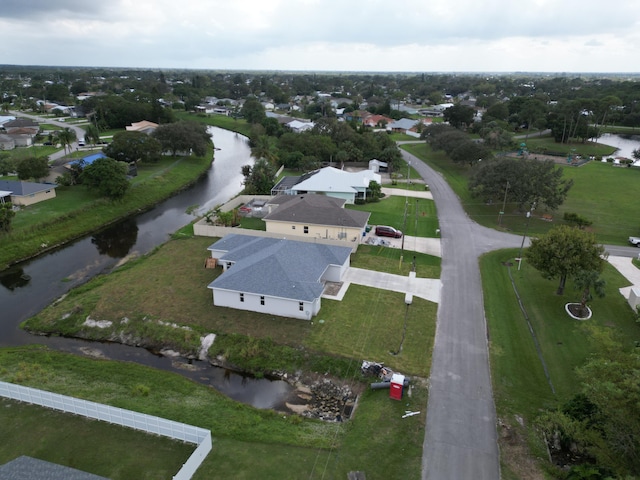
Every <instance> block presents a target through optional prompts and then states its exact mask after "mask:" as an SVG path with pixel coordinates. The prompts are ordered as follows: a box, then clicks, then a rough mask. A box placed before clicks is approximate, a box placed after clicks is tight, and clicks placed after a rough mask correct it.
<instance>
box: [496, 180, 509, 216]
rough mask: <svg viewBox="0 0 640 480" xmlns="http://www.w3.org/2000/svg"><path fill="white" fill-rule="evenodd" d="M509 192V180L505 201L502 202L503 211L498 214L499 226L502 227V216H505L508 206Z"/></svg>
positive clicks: (505, 190)
mask: <svg viewBox="0 0 640 480" xmlns="http://www.w3.org/2000/svg"><path fill="white" fill-rule="evenodd" d="M508 191H509V180H507V186H506V188H505V189H504V200H503V201H502V210H500V213H499V214H498V226H500V225H502V215H504V209H505V207H506V206H507V192H508Z"/></svg>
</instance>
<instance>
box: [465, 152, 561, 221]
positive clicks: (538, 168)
mask: <svg viewBox="0 0 640 480" xmlns="http://www.w3.org/2000/svg"><path fill="white" fill-rule="evenodd" d="M563 173H564V171H563V169H562V168H560V167H558V166H557V165H556V164H555V163H554V162H553V161H551V160H535V159H533V158H522V159H518V160H515V159H510V158H498V159H495V160H491V161H488V162H482V164H481V165H479V166H478V168H477V169H476V170H475V171H474V172H473V174H472V176H471V178H470V180H469V190H470V191H471V194H472V195H473V196H474V197H480V198H482V199H483V200H485V201H489V200H491V201H498V200H502V199H503V198H504V195H505V185H506V184H507V182H508V183H509V190H508V191H507V197H506V201H507V202H509V203H516V204H517V206H518V208H523V207H527V208H528V207H529V206H531V205H533V204H536V205H538V206H545V207H547V208H549V209H551V210H555V209H557V208H558V207H559V206H560V205H562V204H563V203H564V200H565V199H566V197H567V194H568V193H569V190H570V189H571V187H572V186H573V180H571V179H565V178H563Z"/></svg>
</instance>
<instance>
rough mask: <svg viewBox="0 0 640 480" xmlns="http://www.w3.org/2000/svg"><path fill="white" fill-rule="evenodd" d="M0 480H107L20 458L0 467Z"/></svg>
mask: <svg viewBox="0 0 640 480" xmlns="http://www.w3.org/2000/svg"><path fill="white" fill-rule="evenodd" d="M0 480H108V479H107V478H106V477H100V476H98V475H93V474H92V473H87V472H83V471H81V470H76V469H75V468H69V467H65V466H63V465H57V464H55V463H51V462H46V461H44V460H38V459H37V458H31V457H27V456H24V455H23V456H21V457H18V458H16V459H14V460H11V461H10V462H8V463H5V464H4V465H0Z"/></svg>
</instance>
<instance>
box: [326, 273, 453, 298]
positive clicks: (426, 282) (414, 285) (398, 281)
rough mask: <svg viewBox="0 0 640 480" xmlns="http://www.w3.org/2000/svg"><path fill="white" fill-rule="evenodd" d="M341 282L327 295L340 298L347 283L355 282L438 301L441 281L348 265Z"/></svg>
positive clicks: (346, 288) (345, 290)
mask: <svg viewBox="0 0 640 480" xmlns="http://www.w3.org/2000/svg"><path fill="white" fill-rule="evenodd" d="M342 281H343V284H342V287H341V288H340V291H339V292H338V293H337V294H336V295H335V296H327V295H324V297H326V298H332V299H335V300H342V298H343V297H344V295H345V293H346V292H347V290H348V288H349V285H351V284H352V283H355V284H357V285H364V286H366V287H373V288H380V289H382V290H390V291H392V292H400V293H405V294H409V295H413V296H416V297H420V298H424V299H425V300H429V301H430V302H435V303H438V302H440V290H441V289H442V283H441V282H440V279H437V278H415V277H412V276H406V277H405V276H404V275H394V274H392V273H384V272H375V271H373V270H366V269H362V268H354V267H350V268H349V269H348V270H347V271H346V272H345V274H344V276H343V278H342Z"/></svg>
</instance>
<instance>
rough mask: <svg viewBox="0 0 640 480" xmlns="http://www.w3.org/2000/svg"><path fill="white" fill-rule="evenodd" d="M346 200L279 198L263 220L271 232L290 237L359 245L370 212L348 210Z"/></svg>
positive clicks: (304, 197)
mask: <svg viewBox="0 0 640 480" xmlns="http://www.w3.org/2000/svg"><path fill="white" fill-rule="evenodd" d="M344 205H345V200H344V199H340V198H334V197H329V196H326V195H316V194H310V193H307V194H304V195H278V196H277V197H275V198H273V199H272V200H270V201H269V202H268V203H267V204H266V206H265V208H267V210H268V212H269V213H267V215H265V217H264V218H263V220H264V222H265V224H266V227H267V232H271V233H277V234H281V235H282V236H283V237H286V236H300V237H309V238H324V239H329V240H344V241H347V242H357V241H359V240H360V238H361V237H362V236H363V233H364V232H365V229H366V226H367V222H368V221H369V216H370V215H371V214H370V213H369V212H360V211H358V210H349V209H346V208H344Z"/></svg>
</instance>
